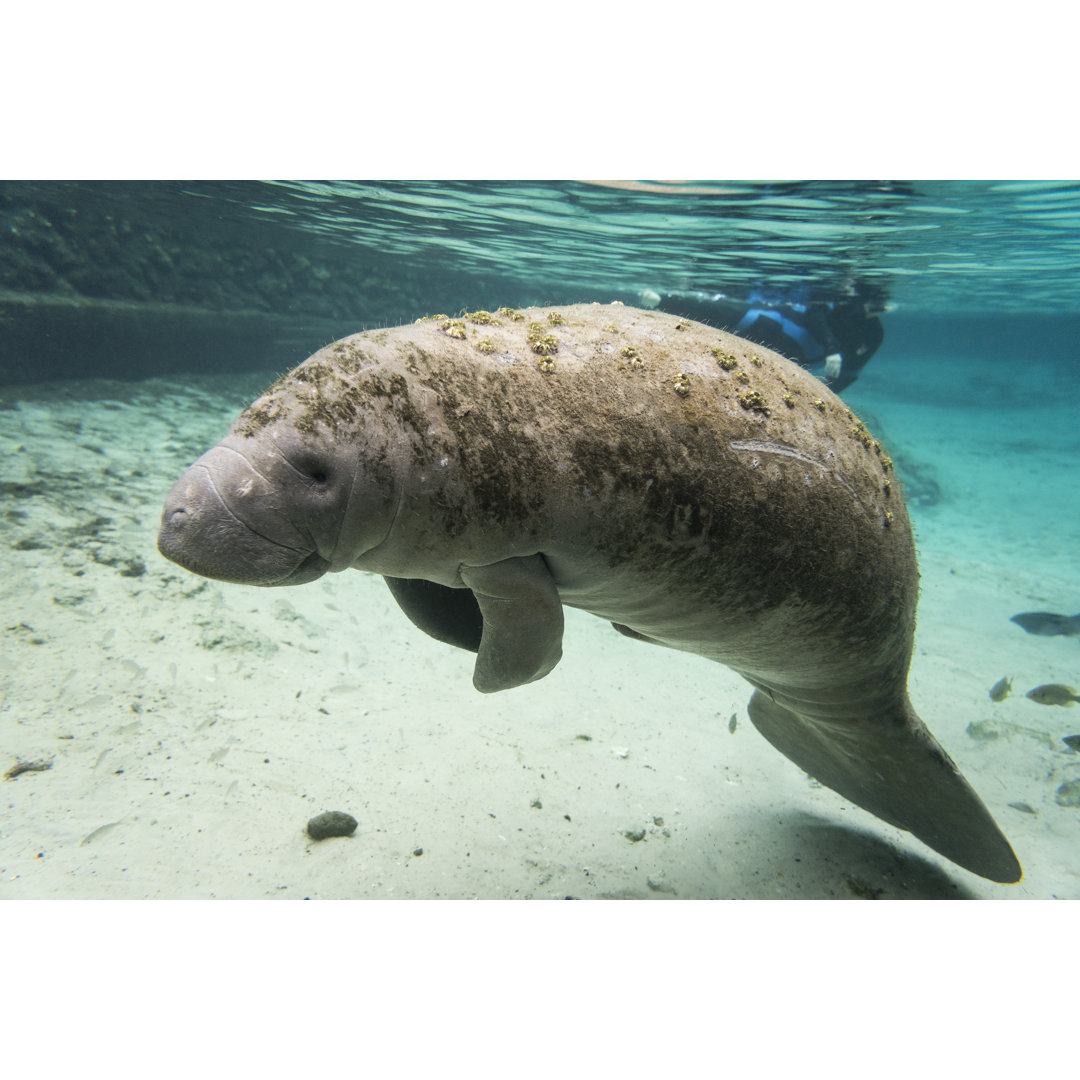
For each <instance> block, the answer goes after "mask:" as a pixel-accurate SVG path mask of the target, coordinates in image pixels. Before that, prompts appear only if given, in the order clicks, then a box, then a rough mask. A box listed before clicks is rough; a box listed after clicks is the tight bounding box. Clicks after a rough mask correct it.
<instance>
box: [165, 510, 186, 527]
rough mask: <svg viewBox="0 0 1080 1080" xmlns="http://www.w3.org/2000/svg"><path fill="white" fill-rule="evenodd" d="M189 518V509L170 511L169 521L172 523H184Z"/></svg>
mask: <svg viewBox="0 0 1080 1080" xmlns="http://www.w3.org/2000/svg"><path fill="white" fill-rule="evenodd" d="M186 520H187V511H186V510H184V509H183V508H181V509H179V510H173V511H171V512H170V513H169V518H168V522H169V524H170V525H183V523H184V522H185V521H186Z"/></svg>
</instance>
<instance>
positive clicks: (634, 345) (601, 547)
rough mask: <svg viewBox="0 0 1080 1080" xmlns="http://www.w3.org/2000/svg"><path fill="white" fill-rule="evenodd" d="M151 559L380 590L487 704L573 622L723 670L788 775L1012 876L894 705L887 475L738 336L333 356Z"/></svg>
mask: <svg viewBox="0 0 1080 1080" xmlns="http://www.w3.org/2000/svg"><path fill="white" fill-rule="evenodd" d="M158 546H159V548H160V550H161V552H162V554H163V555H165V556H166V557H167V558H169V559H172V560H173V561H174V562H176V563H179V564H180V565H181V566H183V567H186V568H187V569H188V570H191V571H193V572H194V573H198V574H202V575H205V576H206V577H212V578H217V579H220V580H223V581H231V582H239V583H242V584H248V585H298V584H302V583H304V582H308V581H313V580H314V579H316V578H318V577H320V576H321V575H323V574H325V573H327V572H332V573H333V572H338V571H341V570H347V569H350V568H354V569H357V570H365V571H368V572H371V573H375V574H380V575H382V576H383V577H384V578H385V579H386V581H387V584H388V585H389V587H390V590H391V592H392V593H393V595H394V598H395V599H396V601H397V602H398V604H399V606H400V607H401V608H402V610H403V611H404V613H405V614H406V616H408V618H409V619H411V620H412V622H413V623H415V624H416V625H417V626H418V627H419V628H420V629H422V630H424V631H425V632H426V633H428V634H430V635H432V636H433V637H435V638H437V639H439V640H440V641H443V642H448V643H450V644H452V645H455V646H458V647H460V648H462V649H467V650H469V651H471V652H473V653H475V654H476V659H475V666H474V671H473V684H474V686H475V687H476V688H477V689H478V690H480V691H481V692H484V693H491V692H494V691H501V690H507V689H510V688H511V687H515V686H520V685H522V684H524V683H529V682H533V681H535V680H537V679H541V678H543V677H544V676H545V675H547V674H548V673H549V672H550V671H551V670H552V669H553V668H554V667H555V665H556V664H557V663H558V662H559V658H560V656H561V654H562V637H563V606H564V605H566V606H569V607H574V608H579V609H581V610H583V611H587V612H591V613H592V614H594V615H596V616H598V617H600V618H602V619H605V620H607V621H609V622H611V623H612V624H613V625H614V626H615V629H617V630H618V631H620V632H621V633H622V634H624V635H626V636H627V637H629V638H633V639H634V640H635V642H636V643H637V644H635V646H634V647H636V648H644V647H646V645H663V646H667V647H669V648H673V649H680V650H683V651H686V652H691V653H696V654H698V655H700V656H704V657H707V658H709V659H710V660H715V661H718V662H720V663H723V664H726V665H728V666H729V667H731V668H733V669H734V670H735V671H737V672H738V673H739V674H740V675H742V676H743V677H744V678H745V679H746V680H747V681H748V682H749V683H750V684H751V685H752V686H753V687H754V688H755V692H754V694H753V696H752V698H751V701H750V704H749V710H748V711H749V715H750V719H751V721H752V722H753V723H754V725H755V726H756V727H757V728H758V730H759V731H760V732H761V733H762V734H763V735H764V736H765V738H766V739H768V740H769V742H771V743H772V744H773V745H774V746H775V747H776V748H777V749H778V750H780V752H781V753H783V754H785V755H787V757H789V758H790V759H791V760H792V761H793V762H795V763H796V764H797V765H798V766H799V767H800V768H801V769H803V770H805V771H806V772H808V773H810V774H811V775H812V776H814V777H815V778H816V779H817V780H818V781H820V782H821V783H822V784H824V785H826V786H828V787H830V788H832V789H833V790H834V791H837V792H839V793H840V794H841V795H842V796H844V798H845V799H848V800H850V801H851V802H854V803H857V804H858V805H859V806H861V807H863V808H864V809H866V810H868V811H870V813H872V814H875V815H877V816H878V817H879V818H881V819H882V820H884V821H886V822H888V823H890V824H892V825H895V826H897V827H899V828H901V829H907V830H910V831H911V832H912V833H914V834H915V835H916V836H917V837H919V839H921V840H922V841H923V842H924V843H926V844H928V845H929V846H930V847H932V848H934V849H935V850H936V851H938V852H940V853H941V854H942V855H944V856H945V857H946V858H948V859H951V860H952V861H953V862H955V863H958V864H959V865H961V866H963V867H965V868H966V869H968V870H970V871H972V872H973V873H975V874H980V875H982V876H983V877H987V878H990V879H991V880H994V881H1000V882H1014V881H1018V880H1019V879H1020V876H1021V869H1020V864H1019V863H1018V862H1017V859H1016V856H1015V855H1014V854H1013V851H1012V849H1011V848H1010V846H1009V843H1008V841H1007V840H1006V839H1005V837H1004V836H1003V835H1002V833H1001V831H1000V830H999V829H998V827H997V825H996V824H995V823H994V820H993V818H992V817H991V816H990V813H989V811H988V810H987V809H986V807H985V806H984V805H983V803H982V802H981V801H980V799H979V797H978V796H977V795H976V794H975V792H974V790H973V789H972V788H971V787H970V786H969V785H968V783H967V782H966V781H965V780H964V778H963V777H962V776H961V775H960V773H959V771H958V770H957V768H956V766H955V765H954V764H953V762H952V761H951V760H950V758H949V757H948V755H947V754H946V753H945V751H944V750H943V749H942V748H941V747H940V746H939V745H938V743H937V742H936V741H935V739H934V738H933V736H932V735H931V734H930V732H929V731H928V730H927V728H926V727H925V726H924V724H923V723H922V721H921V720H920V719H919V717H918V716H917V715H916V713H915V711H914V709H913V708H912V705H911V702H910V701H909V699H908V693H907V672H908V666H909V664H910V661H911V654H912V645H913V637H914V630H915V607H916V599H917V592H918V570H917V567H916V561H915V548H914V543H913V540H912V534H911V526H910V524H909V522H908V516H907V511H906V509H905V507H904V503H903V499H902V497H901V494H900V484H899V483H898V481H897V479H896V476H895V474H894V471H893V466H892V462H891V460H890V459H889V457H888V455H887V454H886V453H885V451H884V449H883V448H882V446H881V444H880V443H878V442H877V441H875V439H874V438H873V436H872V435H871V434H870V433H869V432H868V431H867V429H866V427H865V426H864V425H863V424H862V422H861V421H859V420H858V419H857V418H856V417H855V416H854V414H853V413H852V412H851V411H850V410H849V409H848V407H847V406H846V405H845V404H844V402H843V401H841V400H840V399H839V398H838V397H836V396H835V395H833V394H832V393H830V392H829V391H828V390H827V389H826V388H825V387H824V385H823V384H822V383H821V382H819V381H818V380H817V379H815V378H814V377H813V376H812V375H810V374H809V373H808V372H806V371H804V370H803V369H802V368H800V367H799V366H797V365H796V364H793V363H791V362H790V361H787V360H784V359H783V358H782V357H780V356H779V355H777V354H776V353H773V352H770V351H768V350H766V349H763V348H760V347H758V346H755V345H751V344H750V343H749V342H746V341H743V340H741V339H740V338H737V337H734V336H732V335H730V334H727V333H724V332H722V331H719V330H715V329H712V328H710V327H707V326H704V325H700V324H698V323H693V322H689V321H687V320H685V319H678V318H675V317H674V316H670V315H665V314H662V313H659V312H653V311H639V310H635V309H633V308H629V307H624V306H622V305H621V304H615V305H610V306H601V305H599V304H591V305H589V304H582V305H576V306H572V307H553V308H538V309H528V310H525V311H520V312H518V311H512V310H510V309H500V311H498V312H495V313H489V312H486V311H484V312H471V313H468V314H466V315H464V316H462V317H461V318H459V319H446V318H436V319H429V320H420V321H418V322H417V323H415V324H412V325H409V326H402V327H396V328H391V329H383V330H370V331H367V332H365V333H362V334H356V335H353V336H351V337H348V338H344V339H343V340H341V341H338V342H335V343H333V344H331V345H328V346H327V347H326V348H324V349H320V350H319V351H318V352H317V353H315V354H314V355H313V356H312V357H310V358H309V359H308V360H307V361H305V362H304V363H303V364H301V365H300V366H299V367H298V368H296V369H295V370H294V371H292V372H290V373H289V374H287V375H285V376H284V377H283V378H281V379H279V380H278V381H277V382H276V383H275V384H274V385H273V386H271V387H270V388H269V389H268V390H267V391H266V392H265V393H264V394H263V395H262V396H261V397H259V398H258V399H257V400H256V401H255V402H254V403H253V404H251V405H250V406H249V407H248V408H247V409H245V410H244V411H243V412H242V413H241V414H240V416H239V417H238V418H237V420H236V421H235V422H234V423H233V425H232V427H231V429H230V430H229V433H228V434H227V435H226V437H225V438H224V439H223V440H222V441H221V442H220V443H219V444H218V445H217V446H216V447H214V448H213V449H211V450H209V451H208V452H207V453H205V454H204V455H203V456H202V457H201V458H199V460H198V461H196V462H195V464H194V465H192V466H191V468H190V469H189V470H188V471H187V472H186V473H185V474H184V475H183V476H182V477H181V478H180V479H179V480H178V481H177V483H176V485H175V486H174V487H173V489H172V492H171V493H170V494H169V496H168V498H167V500H166V503H165V507H164V512H163V514H162V519H161V528H160V533H159V537H158ZM640 643H645V644H644V645H643V644H640ZM643 659H644V658H643ZM655 661H656V663H657V664H661V663H662V662H663V658H662V656H660V655H659V654H657V655H656V657H655ZM408 674H409V673H408V671H407V670H406V671H403V672H402V677H403V678H407V677H408Z"/></svg>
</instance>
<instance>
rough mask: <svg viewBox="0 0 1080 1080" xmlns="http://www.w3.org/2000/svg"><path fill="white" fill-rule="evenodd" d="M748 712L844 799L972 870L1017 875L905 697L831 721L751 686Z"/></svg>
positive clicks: (983, 812)
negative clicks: (885, 708) (878, 711)
mask: <svg viewBox="0 0 1080 1080" xmlns="http://www.w3.org/2000/svg"><path fill="white" fill-rule="evenodd" d="M749 712H750V719H751V720H752V721H753V723H754V726H755V727H756V728H757V729H758V731H760V732H761V734H762V735H764V736H765V738H766V739H768V740H769V742H771V743H772V744H773V746H775V747H776V749H777V750H779V751H780V753H782V754H784V755H785V756H786V757H788V758H790V759H791V760H792V761H794V762H795V764H796V765H798V766H799V767H800V768H801V769H805V770H806V772H808V773H809V774H810V775H811V776H813V777H814V779H816V780H818V781H820V782H821V783H822V784H824V785H825V786H826V787H830V788H832V789H833V791H837V792H839V793H840V794H841V795H843V796H844V798H846V799H850V800H851V801H852V802H853V803H855V804H857V805H858V806H861V807H862V808H863V809H864V810H869V811H870V813H871V814H874V815H876V816H877V817H879V818H881V819H882V820H883V821H887V822H889V824H890V825H895V826H897V827H898V828H900V829H906V830H908V831H909V832H911V833H913V834H914V835H915V836H917V837H918V838H919V839H920V840H921V841H922V842H923V843H924V844H926V845H928V846H929V847H932V848H933V849H934V850H935V851H937V852H939V853H940V854H942V855H944V856H945V857H946V858H947V859H950V860H952V862H954V863H956V864H957V865H959V866H962V867H964V869H965V870H970V871H971V872H972V873H973V874H978V875H979V876H980V877H984V878H989V879H990V880H991V881H999V882H1002V883H1007V884H1012V883H1014V882H1017V881H1019V880H1020V878H1021V877H1022V875H1023V871H1022V870H1021V868H1020V863H1019V862H1018V861H1017V858H1016V855H1015V854H1014V853H1013V850H1012V848H1011V847H1010V846H1009V842H1008V840H1006V839H1005V837H1004V835H1003V834H1002V832H1001V830H1000V829H999V828H998V827H997V824H996V823H995V821H994V819H993V818H992V817H991V816H990V811H989V810H987V809H986V807H985V806H984V805H983V803H982V800H981V799H980V798H979V796H978V795H976V794H975V791H974V789H973V788H972V787H971V785H970V784H969V783H968V782H967V781H966V780H965V779H964V778H963V776H961V775H960V772H959V770H958V769H957V768H956V766H955V765H954V764H953V762H952V760H951V759H950V758H949V755H948V754H946V753H945V751H944V750H943V749H942V748H941V747H940V746H939V745H938V743H937V742H936V740H935V739H934V737H933V736H932V735H931V734H930V732H929V731H928V730H927V729H926V727H925V726H924V725H923V723H922V721H921V720H920V719H919V718H918V716H916V714H915V711H914V710H913V709H912V707H911V705H910V703H909V702H908V701H907V700H906V699H905V701H904V702H903V705H902V707H901V708H898V709H896V710H895V711H894V712H892V713H891V714H889V715H886V716H874V717H867V718H864V719H856V720H852V719H847V718H844V719H837V720H829V719H823V718H821V717H809V716H805V715H803V714H801V713H797V712H795V711H794V710H792V709H788V708H785V707H784V706H782V705H779V704H778V703H777V702H775V701H773V700H772V699H771V698H770V697H769V696H768V694H767V693H766V692H764V691H762V690H757V691H756V692H755V693H754V696H753V697H752V698H751V699H750V707H749Z"/></svg>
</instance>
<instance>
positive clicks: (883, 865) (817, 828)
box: [626, 812, 977, 900]
mask: <svg viewBox="0 0 1080 1080" xmlns="http://www.w3.org/2000/svg"><path fill="white" fill-rule="evenodd" d="M727 824H728V825H729V826H734V829H735V831H736V833H743V832H744V828H745V829H751V828H752V830H753V836H752V838H751V837H748V838H747V841H746V846H745V847H743V846H741V853H742V854H741V857H740V859H739V860H738V862H736V861H735V860H730V859H728V858H726V857H725V853H724V852H723V851H720V852H718V853H717V854H716V856H715V857H713V858H712V859H710V860H709V861H710V862H711V863H712V872H711V873H710V872H706V873H705V874H703V875H700V876H697V875H694V874H693V872H692V871H688V873H687V875H686V877H682V875H681V874H680V872H679V869H678V867H677V866H669V867H668V868H667V878H668V880H669V881H670V884H671V886H672V892H670V893H669V894H668V896H667V897H665V898H667V899H674V898H678V899H684V900H694V899H697V900H704V899H716V900H723V899H740V900H974V899H977V896H976V894H975V893H973V892H972V891H971V890H970V889H969V888H968V887H967V886H965V885H963V884H961V883H960V882H959V881H958V880H956V879H955V878H953V877H951V876H950V874H949V873H948V871H947V870H944V869H942V868H941V867H940V866H937V865H935V864H934V863H932V862H930V861H929V860H928V859H925V858H923V857H922V856H921V855H919V854H917V853H915V852H912V851H910V850H904V849H903V848H900V847H897V846H895V845H893V844H891V843H890V842H889V841H888V840H886V839H884V838H882V837H880V836H875V835H874V834H872V833H870V832H864V831H862V830H861V829H858V828H852V827H849V826H846V825H840V824H836V823H835V822H831V821H826V820H824V819H822V818H818V817H816V816H814V815H812V814H807V813H802V812H798V813H793V814H784V815H783V817H779V816H778V817H775V818H773V819H771V820H762V819H761V818H760V817H757V818H753V819H752V818H751V816H750V815H747V820H746V822H745V823H743V822H728V823H727ZM750 846H752V848H753V852H754V858H752V859H751V860H749V862H748V861H747V860H746V857H745V855H746V852H747V848H748V847H750ZM695 876H697V880H694V877H695ZM680 878H681V880H680ZM646 895H648V894H641V898H645V896H646ZM626 898H628V899H629V898H630V896H629V895H627V896H626ZM651 898H654V899H656V898H660V897H657V896H656V894H655V893H654V894H652V897H651Z"/></svg>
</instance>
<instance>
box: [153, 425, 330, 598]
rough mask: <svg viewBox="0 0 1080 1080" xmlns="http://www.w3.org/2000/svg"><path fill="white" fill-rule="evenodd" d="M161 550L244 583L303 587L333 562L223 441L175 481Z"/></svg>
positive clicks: (193, 567)
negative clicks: (223, 446) (224, 445)
mask: <svg viewBox="0 0 1080 1080" xmlns="http://www.w3.org/2000/svg"><path fill="white" fill-rule="evenodd" d="M158 551H160V552H161V554H162V555H164V556H165V558H167V559H169V560H171V561H172V562H174V563H177V564H178V565H179V566H182V567H183V568H184V569H185V570H190V571H192V572H193V573H196V574H201V575H202V576H204V577H209V578H216V579H217V580H219V581H229V582H234V583H237V584H241V585H300V584H303V583H304V582H308V581H313V580H314V579H315V578H317V577H320V576H321V575H322V574H324V573H325V572H326V570H327V569H328V568H329V565H330V564H329V562H328V561H327V560H326V559H324V558H322V556H320V555H319V553H318V551H317V550H316V549H315V544H314V542H313V541H312V539H311V537H310V535H306V534H305V533H304V532H302V531H301V530H299V529H297V528H296V526H295V525H293V524H292V523H291V522H290V521H289V520H288V518H286V517H285V516H284V515H283V514H282V513H281V511H280V508H279V506H278V505H277V504H276V500H275V499H274V498H273V493H272V491H270V490H269V488H268V485H267V483H266V481H265V479H264V478H263V477H261V476H260V475H259V474H258V473H256V472H255V470H254V469H253V468H252V467H251V466H250V465H249V464H248V463H247V462H246V461H244V460H243V459H242V458H240V457H238V456H237V455H236V454H233V453H230V452H229V451H227V450H225V449H223V448H222V447H220V446H218V447H215V448H214V449H213V450H211V451H209V452H208V453H206V454H204V455H203V456H202V457H201V458H199V460H198V461H196V462H195V464H194V465H192V466H191V468H189V469H188V471H187V472H186V473H184V475H183V476H181V477H180V479H179V480H178V481H177V482H176V484H174V485H173V489H172V491H170V492H169V496H168V498H167V499H166V500H165V507H164V509H163V511H162V514H161V525H160V527H159V530H158Z"/></svg>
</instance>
